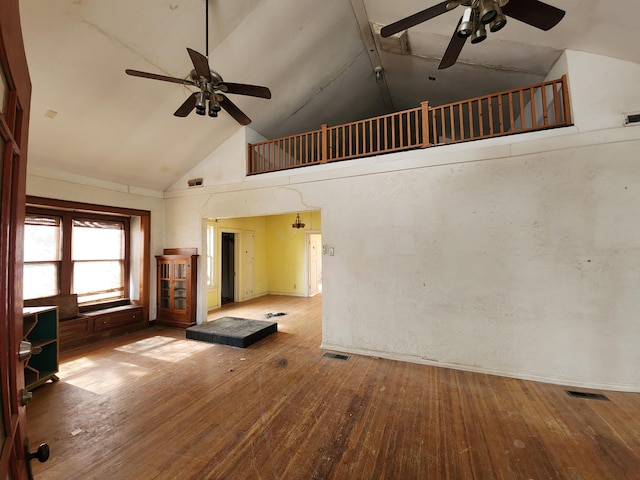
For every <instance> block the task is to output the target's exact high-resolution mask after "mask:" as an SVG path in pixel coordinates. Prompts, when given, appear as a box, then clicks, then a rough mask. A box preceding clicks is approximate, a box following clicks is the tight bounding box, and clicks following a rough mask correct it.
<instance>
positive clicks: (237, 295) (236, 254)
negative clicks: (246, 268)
mask: <svg viewBox="0 0 640 480" xmlns="http://www.w3.org/2000/svg"><path fill="white" fill-rule="evenodd" d="M223 233H232V234H233V270H234V273H235V275H234V278H233V301H234V302H241V301H242V299H243V296H242V291H241V288H240V285H241V282H240V275H241V268H240V267H241V265H240V252H241V251H242V250H241V249H240V243H241V241H242V235H240V234H241V233H242V230H238V229H235V228H220V229H218V235H217V241H218V245H220V248H218V249H217V251H216V264H217V271H218V278H219V279H220V280H219V282H218V306H219V307H222V234H223Z"/></svg>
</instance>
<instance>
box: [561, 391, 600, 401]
mask: <svg viewBox="0 0 640 480" xmlns="http://www.w3.org/2000/svg"><path fill="white" fill-rule="evenodd" d="M566 392H567V393H568V394H569V395H570V396H571V397H578V398H587V399H589V400H609V399H608V398H607V397H606V396H605V395H602V394H601V393H588V392H576V391H574V390H566Z"/></svg>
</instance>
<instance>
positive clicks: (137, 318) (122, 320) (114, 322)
mask: <svg viewBox="0 0 640 480" xmlns="http://www.w3.org/2000/svg"><path fill="white" fill-rule="evenodd" d="M94 321H95V324H94V326H93V329H94V330H95V331H96V332H99V331H101V330H109V329H112V328H119V327H126V326H129V325H131V326H132V325H135V324H138V323H140V322H141V321H142V311H141V310H139V309H136V310H132V311H129V312H122V313H114V314H111V315H104V316H97V317H96V318H95V319H94Z"/></svg>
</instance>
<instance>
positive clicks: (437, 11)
mask: <svg viewBox="0 0 640 480" xmlns="http://www.w3.org/2000/svg"><path fill="white" fill-rule="evenodd" d="M514 1H515V0H514ZM449 3H450V1H449V0H445V1H444V2H441V3H439V4H437V5H434V6H433V7H430V8H427V9H426V10H422V11H421V12H418V13H414V14H413V15H411V16H409V17H406V18H403V19H401V20H398V21H397V22H394V23H391V24H389V25H385V26H384V27H382V29H381V30H380V35H382V36H383V37H390V36H391V35H393V34H396V33H398V32H401V31H403V30H406V29H407V28H411V27H413V26H415V25H418V24H419V23H422V22H426V21H427V20H431V19H432V18H434V17H437V16H438V15H442V14H443V13H447V12H448V11H449V10H450V8H447V5H448V4H449ZM457 5H458V4H457V3H456V5H455V6H457Z"/></svg>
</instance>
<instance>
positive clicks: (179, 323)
mask: <svg viewBox="0 0 640 480" xmlns="http://www.w3.org/2000/svg"><path fill="white" fill-rule="evenodd" d="M156 260H157V265H158V312H157V323H158V324H161V325H167V326H170V327H178V328H187V327H190V326H191V325H195V323H196V300H197V271H198V255H197V249H195V248H168V249H165V250H164V254H163V255H156Z"/></svg>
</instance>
